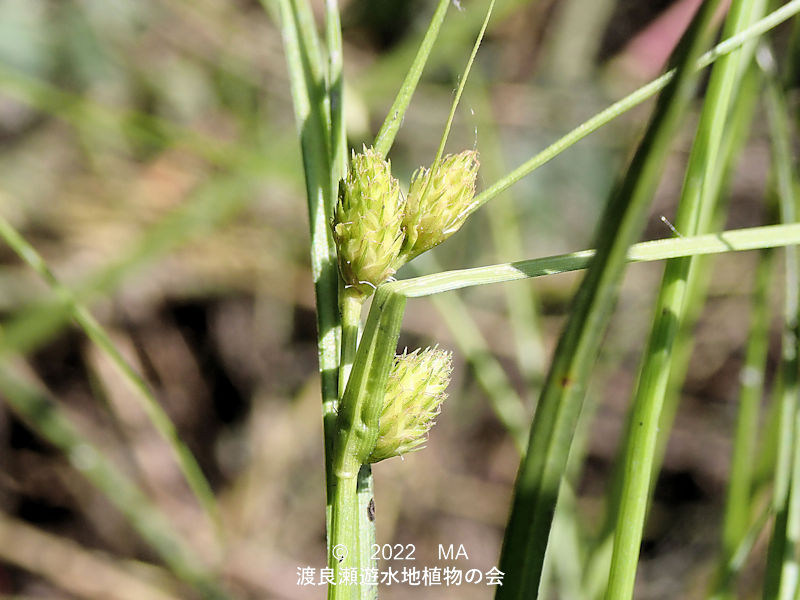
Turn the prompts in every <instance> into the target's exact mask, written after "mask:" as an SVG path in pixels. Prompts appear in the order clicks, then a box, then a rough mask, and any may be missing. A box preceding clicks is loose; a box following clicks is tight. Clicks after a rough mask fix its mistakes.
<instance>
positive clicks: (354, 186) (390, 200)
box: [333, 146, 405, 296]
mask: <svg viewBox="0 0 800 600" xmlns="http://www.w3.org/2000/svg"><path fill="white" fill-rule="evenodd" d="M404 207H405V200H404V198H403V195H402V194H401V193H400V185H399V183H398V182H397V179H395V178H394V177H392V174H391V171H390V165H389V161H388V160H384V158H383V157H382V156H381V155H380V154H378V153H377V152H375V151H374V150H373V149H372V148H367V147H366V146H364V148H363V151H362V152H361V153H360V154H356V153H355V151H354V152H353V155H352V158H351V160H350V169H349V171H348V173H347V177H345V179H343V180H342V181H341V183H340V185H339V202H338V203H337V205H336V210H335V213H334V219H333V239H334V241H335V242H336V249H337V255H338V259H339V271H340V272H341V274H342V279H343V280H344V282H345V286H347V287H348V288H350V289H352V290H354V291H356V292H358V293H360V294H362V295H363V296H369V295H370V294H371V293H372V292H373V290H374V289H375V288H376V287H377V286H378V285H380V284H381V283H383V282H384V281H386V280H387V279H388V278H389V277H391V276H392V275H393V274H394V272H395V269H394V267H393V264H394V263H395V261H396V259H397V255H398V254H399V252H400V248H401V247H402V245H403V230H402V222H403V214H404Z"/></svg>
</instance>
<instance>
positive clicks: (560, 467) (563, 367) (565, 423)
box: [497, 2, 715, 599]
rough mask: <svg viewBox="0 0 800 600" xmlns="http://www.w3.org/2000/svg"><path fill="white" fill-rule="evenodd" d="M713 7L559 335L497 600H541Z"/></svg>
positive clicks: (606, 223) (660, 106) (517, 493)
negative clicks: (560, 500) (547, 563)
mask: <svg viewBox="0 0 800 600" xmlns="http://www.w3.org/2000/svg"><path fill="white" fill-rule="evenodd" d="M714 4H715V3H713V2H712V3H705V4H704V5H703V7H702V8H701V9H700V16H699V18H697V19H696V20H695V23H694V24H693V26H692V27H691V28H690V30H689V32H688V33H687V35H686V37H685V38H684V41H683V43H682V44H681V46H680V47H679V49H678V51H677V56H678V60H677V63H678V65H679V67H678V70H677V75H676V77H675V78H674V80H673V82H672V84H671V85H670V86H669V87H668V88H667V89H666V90H665V91H664V93H663V94H662V95H661V96H660V97H659V101H658V103H657V105H656V109H655V113H654V116H653V118H652V120H651V123H650V125H649V126H648V129H647V131H646V133H645V136H644V138H643V140H642V142H641V144H640V146H639V148H638V149H637V151H636V154H635V155H634V157H633V160H632V162H631V165H630V167H629V168H628V171H627V173H626V175H625V177H624V178H623V180H622V181H621V182H620V184H619V186H618V187H617V188H616V189H615V190H614V192H613V193H612V195H611V197H610V199H609V201H608V204H607V206H606V209H605V212H604V215H603V218H602V220H601V221H600V223H599V226H598V230H597V231H598V234H597V235H598V249H597V253H596V255H595V256H594V258H593V260H592V264H591V267H590V268H589V271H588V272H587V274H586V276H585V277H584V279H583V281H582V283H581V287H580V289H579V290H578V293H577V295H576V298H575V303H574V306H573V309H572V312H571V314H570V318H569V320H568V322H567V325H566V327H565V329H564V331H563V333H562V335H561V338H560V340H559V343H558V347H557V349H556V352H555V356H554V358H553V362H552V365H551V368H550V371H549V373H548V376H547V379H546V382H545V386H544V389H543V391H542V394H541V396H540V399H539V404H538V406H537V409H536V414H535V416H534V419H533V424H532V427H531V433H530V441H529V445H528V453H527V454H526V456H525V458H524V459H523V461H522V464H521V465H520V470H519V474H518V476H517V482H516V485H515V490H514V499H513V505H512V511H511V516H510V518H509V522H508V526H507V528H506V537H505V539H504V542H503V551H502V554H501V558H500V570H501V571H503V572H504V573H506V581H505V584H504V585H503V587H502V588H500V589H499V590H498V591H497V598H499V599H507V598H533V597H535V596H536V594H537V592H538V587H539V581H540V576H541V571H542V562H543V560H544V554H545V550H546V547H547V541H548V537H549V533H550V525H551V521H552V515H553V508H554V506H555V504H556V497H557V493H558V488H559V485H560V482H561V478H562V476H563V472H564V468H565V466H566V463H567V457H568V455H569V449H570V445H571V443H572V436H573V433H574V430H575V426H576V423H577V421H578V418H579V416H580V412H581V408H582V405H583V397H584V390H585V385H586V379H587V377H588V373H589V370H590V368H591V365H592V364H593V362H594V359H595V357H596V355H597V350H598V347H599V345H600V340H601V336H602V332H603V330H604V329H605V325H606V323H607V320H608V316H609V313H610V311H611V308H612V306H613V303H614V300H615V297H616V292H617V286H618V284H619V281H620V279H621V277H622V272H623V269H624V264H625V259H626V254H627V251H628V248H629V246H630V245H631V244H632V243H633V241H634V239H635V238H636V237H637V236H638V235H639V234H640V232H641V229H642V226H643V221H644V216H645V214H646V210H647V207H648V205H649V202H650V199H651V197H652V193H653V191H654V189H655V186H656V183H657V181H658V177H659V175H660V171H661V168H662V165H663V162H664V157H665V155H666V152H667V149H668V147H669V142H670V140H671V139H672V137H673V133H674V130H675V127H676V126H677V123H678V121H679V117H680V116H681V114H682V113H683V110H684V108H685V106H686V104H687V103H688V101H689V95H690V91H691V89H692V86H691V82H692V80H693V78H692V77H691V73H692V72H693V70H694V69H693V66H694V64H695V62H696V57H697V56H698V55H699V53H700V50H701V48H703V47H704V44H705V42H706V40H707V38H708V32H707V29H708V21H709V20H710V18H711V13H712V12H713V9H714Z"/></svg>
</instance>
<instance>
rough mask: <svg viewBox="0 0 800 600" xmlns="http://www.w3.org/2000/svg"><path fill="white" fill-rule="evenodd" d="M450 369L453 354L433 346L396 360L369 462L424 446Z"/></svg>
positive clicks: (447, 382) (440, 401)
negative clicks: (375, 442) (378, 431)
mask: <svg viewBox="0 0 800 600" xmlns="http://www.w3.org/2000/svg"><path fill="white" fill-rule="evenodd" d="M452 370H453V366H452V354H451V353H450V352H446V351H444V350H439V349H438V348H436V347H435V348H426V349H425V350H423V351H421V352H420V351H419V350H416V351H414V352H412V353H411V354H408V353H405V352H404V353H403V354H401V355H398V356H396V357H395V359H394V364H393V365H392V370H391V372H390V374H389V381H388V382H387V384H386V395H385V396H384V400H383V412H382V413H381V417H380V433H379V434H378V443H377V445H376V446H375V449H374V450H373V451H372V454H371V455H370V457H369V461H370V462H378V461H379V460H384V459H386V458H391V457H393V456H400V455H402V454H405V453H407V452H413V451H414V450H420V449H421V448H422V447H423V446H422V444H424V443H425V440H426V439H427V436H428V431H430V429H431V427H433V424H434V419H435V418H436V415H438V414H439V410H440V408H441V404H442V402H444V400H445V399H446V398H447V393H446V391H445V390H446V389H447V385H448V384H449V383H450V374H451V372H452Z"/></svg>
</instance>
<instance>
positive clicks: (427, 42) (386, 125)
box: [373, 0, 450, 156]
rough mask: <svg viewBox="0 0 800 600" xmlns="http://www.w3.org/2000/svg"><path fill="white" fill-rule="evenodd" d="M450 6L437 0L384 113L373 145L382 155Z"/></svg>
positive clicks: (404, 110) (400, 121)
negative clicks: (398, 89) (402, 78)
mask: <svg viewBox="0 0 800 600" xmlns="http://www.w3.org/2000/svg"><path fill="white" fill-rule="evenodd" d="M448 6H450V0H439V4H438V6H437V7H436V12H434V13H433V17H431V21H430V24H429V25H428V30H427V31H426V32H425V37H423V38H422V42H421V43H420V45H419V50H417V55H416V56H415V57H414V61H413V62H412V63H411V68H410V69H409V70H408V73H407V74H406V77H405V79H404V80H403V83H402V85H401V86H400V91H398V92H397V97H396V98H395V99H394V102H393V103H392V106H391V108H390V109H389V113H388V114H387V115H386V120H385V121H384V122H383V125H381V128H380V130H379V131H378V135H377V136H376V137H375V142H374V143H373V147H374V148H375V151H376V152H378V153H379V154H382V155H383V156H386V155H387V154H389V150H390V149H391V147H392V144H393V143H394V138H395V136H396V135H397V131H398V130H399V129H400V124H401V123H402V122H403V116H405V114H406V109H407V108H408V105H409V104H410V103H411V97H412V96H413V95H414V91H415V90H416V89H417V84H418V83H419V79H420V77H421V76H422V71H423V69H424V68H425V63H427V62H428V57H429V56H430V54H431V50H432V49H433V44H434V43H435V42H436V38H437V37H438V36H439V30H440V29H441V27H442V23H443V22H444V17H445V14H447V7H448Z"/></svg>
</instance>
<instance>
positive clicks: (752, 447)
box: [714, 250, 774, 600]
mask: <svg viewBox="0 0 800 600" xmlns="http://www.w3.org/2000/svg"><path fill="white" fill-rule="evenodd" d="M773 255H774V252H772V251H770V250H765V251H762V252H761V253H760V255H759V261H758V266H757V268H756V275H755V289H754V295H753V310H752V311H751V314H752V322H751V324H750V333H749V335H748V337H747V340H748V341H747V350H746V354H745V361H744V366H743V367H742V372H741V375H740V378H741V384H742V385H741V390H740V393H739V413H738V416H737V419H736V433H735V437H734V443H733V456H732V457H731V470H730V478H729V481H728V493H727V495H726V499H725V516H724V520H723V527H722V552H721V553H720V561H721V562H720V567H719V569H718V573H717V576H716V583H715V593H714V598H717V599H719V600H723V599H728V598H734V594H733V590H732V583H733V581H732V575H733V573H731V572H730V571H728V568H729V565H730V563H731V561H732V559H733V557H734V556H735V554H736V550H737V549H738V547H739V544H740V543H741V541H742V540H743V539H744V538H745V535H746V534H747V529H748V527H749V524H750V514H751V512H752V510H751V509H752V506H751V501H750V499H751V486H752V473H753V460H754V457H755V453H756V442H757V439H758V422H759V417H760V414H759V413H760V411H759V409H760V405H761V394H762V393H763V390H764V367H765V365H766V359H767V346H768V338H769V315H770V313H769V289H770V285H769V284H770V282H771V280H772V267H773V263H774V261H773Z"/></svg>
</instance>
